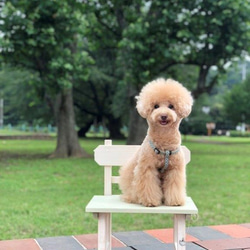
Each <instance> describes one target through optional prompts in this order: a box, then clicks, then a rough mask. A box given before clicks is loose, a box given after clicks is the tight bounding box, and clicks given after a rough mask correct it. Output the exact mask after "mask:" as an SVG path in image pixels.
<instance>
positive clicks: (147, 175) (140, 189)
mask: <svg viewBox="0 0 250 250" xmlns="http://www.w3.org/2000/svg"><path fill="white" fill-rule="evenodd" d="M133 184H134V185H133V186H134V187H135V192H136V196H137V199H138V203H139V204H142V205H144V206H146V207H156V206H159V205H161V204H162V198H163V193H162V189H161V183H160V180H159V178H158V170H157V169H156V168H152V167H150V166H145V165H144V166H141V165H137V166H136V168H135V170H134V182H133Z"/></svg>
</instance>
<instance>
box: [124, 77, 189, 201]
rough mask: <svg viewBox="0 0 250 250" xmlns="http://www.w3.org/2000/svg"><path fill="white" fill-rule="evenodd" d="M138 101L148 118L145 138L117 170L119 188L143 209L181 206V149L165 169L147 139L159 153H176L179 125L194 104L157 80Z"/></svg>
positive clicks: (183, 191)
mask: <svg viewBox="0 0 250 250" xmlns="http://www.w3.org/2000/svg"><path fill="white" fill-rule="evenodd" d="M136 99H137V105H136V108H137V111H138V113H139V114H140V115H141V116H142V117H143V118H145V119H147V122H148V125H149V128H148V132H147V135H146V137H145V139H144V141H143V143H142V145H141V147H140V149H139V150H138V151H137V152H136V153H135V155H134V157H133V158H132V159H131V160H130V161H129V162H128V163H127V164H126V165H125V166H122V167H121V169H120V176H121V179H120V189H121V191H122V193H123V195H122V199H123V200H124V201H126V202H130V203H137V204H142V205H144V206H159V205H161V204H165V205H167V206H179V205H184V203H185V197H186V166H185V160H184V154H183V152H182V151H181V150H180V151H179V152H178V153H177V154H174V155H171V156H170V158H169V166H168V168H167V170H166V171H165V172H163V173H161V172H160V171H159V170H160V169H162V168H163V166H164V159H165V156H164V155H159V154H158V155H157V154H156V153H155V152H154V151H153V149H152V148H151V146H150V144H149V140H151V141H152V142H153V144H154V145H155V146H156V147H157V148H158V149H160V150H161V151H166V150H175V149H177V148H178V147H179V146H180V144H181V135H180V132H179V125H180V122H181V120H182V119H183V118H185V117H187V116H188V115H189V114H190V112H191V108H192V105H193V98H192V96H191V94H190V92H189V91H188V90H187V89H186V88H185V87H183V86H182V85H181V84H180V83H178V82H177V81H174V80H172V79H168V80H165V79H162V78H160V79H157V80H154V81H152V82H150V83H148V84H147V85H145V86H144V87H143V88H142V90H141V92H140V94H139V96H137V97H136Z"/></svg>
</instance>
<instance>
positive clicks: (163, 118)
mask: <svg viewBox="0 0 250 250" xmlns="http://www.w3.org/2000/svg"><path fill="white" fill-rule="evenodd" d="M167 118H168V117H167V116H162V117H161V119H160V124H161V125H162V126H166V125H168V124H169V123H170V120H169V119H167Z"/></svg>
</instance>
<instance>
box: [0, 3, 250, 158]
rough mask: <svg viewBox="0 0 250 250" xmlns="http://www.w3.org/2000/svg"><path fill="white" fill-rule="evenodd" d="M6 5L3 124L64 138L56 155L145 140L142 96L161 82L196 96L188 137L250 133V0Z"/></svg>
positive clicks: (1, 58)
mask: <svg viewBox="0 0 250 250" xmlns="http://www.w3.org/2000/svg"><path fill="white" fill-rule="evenodd" d="M0 4H1V5H0V63H1V64H0V126H1V128H5V129H8V130H12V129H19V130H22V131H32V132H34V131H36V132H40V133H57V135H58V137H57V147H56V150H55V152H54V156H55V157H57V156H58V157H61V156H62V157H67V156H74V155H84V153H85V152H84V151H83V150H82V149H80V148H79V147H80V146H79V143H78V142H77V141H78V138H79V137H86V136H87V137H90V136H94V137H95V136H103V137H110V138H112V139H122V138H127V143H129V144H139V143H141V141H142V139H143V138H144V136H145V133H146V127H147V126H146V124H145V121H144V120H142V119H141V118H140V117H139V115H138V114H137V112H136V110H135V98H134V97H135V96H136V95H137V94H138V93H139V91H140V89H141V87H142V86H143V85H144V84H146V83H147V82H149V81H151V80H153V79H155V78H157V77H165V78H173V79H175V80H177V81H179V82H181V83H183V84H184V85H185V86H186V87H187V88H188V89H189V90H190V91H191V92H192V95H193V97H194V98H195V104H194V107H193V112H192V114H191V115H190V117H188V118H187V119H185V120H184V121H183V122H182V125H181V131H182V133H183V134H193V135H207V134H209V135H211V134H216V135H227V136H249V132H248V130H249V125H248V124H249V123H250V102H249V100H250V77H249V72H250V57H249V51H250V46H249V41H250V4H249V2H248V1H245V0H218V1H214V0H197V1H187V0H183V1H177V0H169V1H162V0H155V1H145V0H134V1H132V0H128V1H118V0H109V1H102V0H60V1H58V0H43V1H36V0H32V1H28V0H19V1H17V0H12V1H8V0H2V1H1V3H0ZM76 132H77V133H76ZM72 145H74V146H72Z"/></svg>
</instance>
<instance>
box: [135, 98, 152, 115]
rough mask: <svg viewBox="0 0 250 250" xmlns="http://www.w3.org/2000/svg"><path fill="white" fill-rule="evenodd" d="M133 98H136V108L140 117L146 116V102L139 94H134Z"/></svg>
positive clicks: (147, 110) (147, 109)
mask: <svg viewBox="0 0 250 250" xmlns="http://www.w3.org/2000/svg"><path fill="white" fill-rule="evenodd" d="M135 99H136V100H137V102H136V109H137V111H138V113H139V114H140V116H141V117H143V118H147V116H148V112H149V108H148V107H147V105H146V103H144V102H143V100H142V98H141V96H140V95H138V96H136V97H135Z"/></svg>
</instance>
